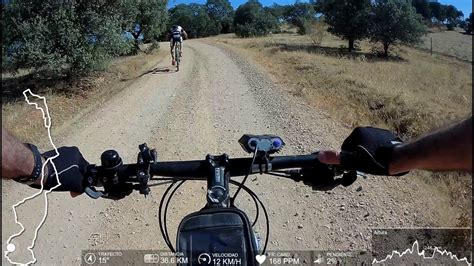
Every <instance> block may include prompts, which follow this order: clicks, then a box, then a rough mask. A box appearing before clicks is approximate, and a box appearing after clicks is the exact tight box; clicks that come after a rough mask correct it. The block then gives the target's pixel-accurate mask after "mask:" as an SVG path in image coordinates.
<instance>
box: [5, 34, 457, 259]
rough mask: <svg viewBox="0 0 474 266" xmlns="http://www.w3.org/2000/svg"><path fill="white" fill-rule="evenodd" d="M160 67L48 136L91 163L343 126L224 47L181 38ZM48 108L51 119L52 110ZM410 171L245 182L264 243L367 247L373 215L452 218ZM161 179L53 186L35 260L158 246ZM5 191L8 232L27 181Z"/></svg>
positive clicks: (191, 190) (174, 155)
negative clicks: (135, 186) (177, 53)
mask: <svg viewBox="0 0 474 266" xmlns="http://www.w3.org/2000/svg"><path fill="white" fill-rule="evenodd" d="M164 45H166V44H164ZM168 68H170V66H169V62H168V60H165V61H164V62H162V63H160V64H159V65H158V66H157V67H156V69H155V71H152V72H150V73H148V74H146V75H144V76H142V77H140V78H138V79H137V80H136V82H134V83H133V85H132V86H130V87H129V88H127V89H125V90H124V91H122V92H121V93H119V94H118V95H116V96H115V97H113V98H112V99H110V100H109V101H107V102H105V103H104V104H102V106H100V107H99V108H98V109H97V110H96V111H95V112H93V113H91V114H90V115H89V116H87V117H86V118H84V119H81V120H80V121H79V122H77V123H76V124H74V125H72V126H71V127H70V128H68V130H66V132H69V133H68V134H62V135H61V136H53V139H54V140H55V142H56V145H58V146H62V145H75V146H78V147H79V148H80V149H81V151H82V152H83V154H84V155H85V157H86V158H87V159H88V160H89V162H91V163H99V158H100V154H101V152H102V151H104V150H106V149H110V148H114V149H116V150H118V151H119V152H120V154H121V155H122V158H123V159H124V161H125V162H134V161H135V160H136V153H137V151H138V144H140V143H143V142H147V143H148V145H149V146H151V147H155V148H157V150H158V155H159V158H160V159H161V160H178V159H181V160H184V159H200V158H204V156H205V155H206V154H207V153H213V154H220V153H224V152H225V153H227V154H229V155H230V156H233V157H236V156H244V155H245V153H244V152H243V151H242V150H241V148H240V146H239V145H238V143H237V140H238V138H239V137H240V136H241V135H242V134H244V133H255V134H263V133H272V134H277V135H279V136H281V137H282V138H283V139H284V140H285V141H286V144H287V146H286V148H285V149H284V152H283V153H282V154H302V153H309V152H312V151H315V150H318V149H322V148H337V147H339V146H340V143H341V141H342V140H343V139H344V137H345V136H347V134H348V133H349V132H350V129H349V128H346V127H343V126H341V125H339V124H338V123H336V122H334V121H333V120H332V119H331V118H330V117H328V116H326V115H325V114H324V112H318V111H317V110H314V109H312V107H310V106H308V105H306V104H305V103H303V102H301V100H299V99H298V98H297V97H296V96H293V95H290V94H288V93H287V92H286V91H285V90H284V89H283V88H280V87H278V86H277V85H275V84H273V83H272V82H271V81H270V79H268V78H267V77H266V76H265V74H262V72H261V71H260V70H259V69H257V68H256V67H255V66H253V65H252V64H251V63H249V62H247V61H245V60H244V59H242V58H241V57H239V56H238V55H235V54H233V53H231V52H229V51H227V50H225V49H223V48H219V47H215V46H211V45H208V44H205V43H202V42H199V41H187V42H185V47H184V58H183V62H182V69H181V71H179V72H177V73H176V72H174V71H170V72H167V71H165V70H166V69H168ZM51 113H52V116H53V119H54V110H51ZM414 180H415V179H414V178H410V176H405V177H401V178H396V177H386V178H380V177H379V178H375V177H368V178H367V179H360V180H358V181H356V183H355V184H354V185H352V186H350V187H347V188H343V187H338V188H336V189H334V190H332V191H329V192H320V191H312V190H311V188H310V187H306V186H304V185H303V184H301V183H295V182H293V181H291V180H285V179H282V178H276V177H271V176H266V175H264V176H258V177H257V178H250V179H249V181H248V183H247V184H248V185H249V186H250V187H251V188H252V189H253V190H254V191H255V192H256V194H257V195H259V196H260V198H261V200H262V201H263V202H264V203H265V204H266V206H267V210H268V211H269V215H270V226H271V232H270V241H269V247H268V249H270V250H292V249H299V250H312V249H315V250H328V249H336V250H357V249H368V248H369V247H370V228H373V227H379V228H380V227H425V226H454V225H455V223H456V221H455V217H456V209H454V208H451V207H450V205H449V202H448V199H447V198H445V197H443V196H433V193H435V192H434V191H430V190H428V189H425V188H424V187H422V185H421V184H419V183H417V182H415V181H414ZM204 186H205V184H204V183H199V182H187V183H186V184H185V185H184V186H183V189H182V190H181V191H180V192H178V194H177V195H176V200H175V201H174V202H173V203H172V204H171V209H170V211H171V212H170V217H169V219H168V220H169V228H170V232H171V239H172V242H174V236H175V232H176V227H177V225H178V223H179V221H180V219H181V218H182V217H183V216H184V215H185V214H187V213H189V212H191V211H194V210H197V209H198V208H200V207H202V206H203V205H204V203H205V197H204V195H205V194H204V192H205V191H204ZM164 189H165V188H164V187H161V186H160V187H155V188H153V191H152V196H151V197H149V198H146V199H145V198H143V196H141V195H139V194H138V193H135V194H133V195H131V196H129V197H127V198H126V199H124V200H121V201H116V202H111V201H107V200H92V199H89V198H88V197H87V196H81V197H78V198H76V199H71V198H70V196H69V195H68V194H65V193H56V194H51V195H50V196H49V199H50V204H49V207H50V210H49V215H48V217H47V220H46V223H45V225H44V226H43V228H42V229H41V231H40V233H39V237H38V241H37V243H36V247H35V248H34V251H35V254H36V256H37V259H38V264H40V265H51V264H56V265H59V264H61V265H68V264H71V263H74V264H79V263H80V261H81V258H80V255H81V250H83V249H165V247H166V246H165V243H164V241H163V240H162V238H161V235H160V230H159V227H158V222H157V221H158V220H157V209H158V204H159V201H160V195H161V194H162V193H163V191H164ZM3 191H4V193H3V195H2V196H3V201H2V209H3V210H4V212H3V217H2V221H3V226H2V231H3V236H2V240H3V243H5V240H6V239H7V237H8V236H9V235H11V234H12V233H15V232H17V231H18V230H19V227H18V226H17V225H15V224H14V223H13V216H12V212H11V208H10V206H11V205H12V204H13V203H15V202H17V201H18V200H20V199H22V198H23V197H24V196H25V195H31V194H32V193H33V190H31V189H29V188H25V187H24V186H19V185H17V184H14V183H10V182H4V189H3ZM30 204H31V205H29V206H28V208H22V210H21V212H20V217H24V218H23V219H24V220H25V221H35V219H37V218H38V217H39V216H38V214H37V212H38V211H39V210H41V206H42V205H41V204H42V202H41V201H36V202H32V203H30ZM238 204H239V205H240V206H243V208H245V209H246V210H248V213H249V215H250V216H251V219H252V216H253V203H252V202H250V199H249V198H248V197H246V196H243V195H241V197H240V199H239V201H238ZM35 217H36V218H35ZM31 223H32V224H34V223H33V222H31ZM263 225H264V223H263V220H262V221H261V222H260V223H259V224H258V225H257V230H258V231H259V232H260V233H261V234H262V235H264V227H263ZM28 226H33V225H26V227H27V232H25V237H24V239H23V240H22V241H18V243H17V249H18V250H22V247H23V249H24V248H25V244H24V242H25V239H27V238H28V237H27V236H28V233H29V234H30V235H31V230H28V228H29V227H28ZM20 240H21V239H20ZM3 250H5V245H3ZM18 260H21V258H19V259H18ZM21 261H25V258H23V260H21ZM3 262H4V263H5V262H6V260H5V259H4V258H3Z"/></svg>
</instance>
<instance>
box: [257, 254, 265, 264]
mask: <svg viewBox="0 0 474 266" xmlns="http://www.w3.org/2000/svg"><path fill="white" fill-rule="evenodd" d="M266 258H267V256H265V255H257V256H255V259H256V260H257V261H258V263H260V264H262V263H263V262H264V261H265V259H266Z"/></svg>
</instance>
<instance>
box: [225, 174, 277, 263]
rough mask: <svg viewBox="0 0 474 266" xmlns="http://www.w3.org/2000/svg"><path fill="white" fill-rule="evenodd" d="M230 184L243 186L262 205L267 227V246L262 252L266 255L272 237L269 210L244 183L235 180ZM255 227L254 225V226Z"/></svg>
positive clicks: (265, 245)
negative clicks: (269, 239)
mask: <svg viewBox="0 0 474 266" xmlns="http://www.w3.org/2000/svg"><path fill="white" fill-rule="evenodd" d="M230 183H231V184H234V185H237V184H238V185H239V187H240V186H241V187H242V188H244V190H245V191H246V192H248V193H249V194H250V195H251V196H252V198H254V199H256V200H257V201H258V203H260V205H261V206H262V209H263V214H264V215H265V225H266V227H267V230H266V235H265V244H264V246H263V250H262V253H261V254H265V251H266V250H267V244H268V238H269V236H270V220H269V219H268V213H267V209H266V208H265V205H264V204H263V202H262V201H261V200H260V198H259V197H258V196H257V194H255V192H253V191H252V190H251V189H250V188H248V187H247V186H245V185H243V184H242V183H239V182H237V181H235V180H230ZM252 226H253V225H252Z"/></svg>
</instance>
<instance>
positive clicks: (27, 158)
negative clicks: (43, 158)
mask: <svg viewBox="0 0 474 266" xmlns="http://www.w3.org/2000/svg"><path fill="white" fill-rule="evenodd" d="M34 164H35V161H34V158H33V154H32V153H31V151H30V150H29V149H28V148H27V147H26V146H25V145H24V144H23V143H21V142H20V141H19V140H18V139H16V138H15V137H13V136H12V135H11V134H10V133H9V132H8V131H7V130H6V129H5V128H3V126H2V177H3V178H15V177H21V176H29V175H31V172H32V171H33V167H34Z"/></svg>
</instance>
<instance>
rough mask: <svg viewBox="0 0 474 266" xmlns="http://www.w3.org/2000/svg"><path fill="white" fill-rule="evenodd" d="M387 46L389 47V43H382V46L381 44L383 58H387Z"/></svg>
mask: <svg viewBox="0 0 474 266" xmlns="http://www.w3.org/2000/svg"><path fill="white" fill-rule="evenodd" d="M389 45H390V44H389V43H384V44H383V55H384V56H385V57H388V46H389Z"/></svg>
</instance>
